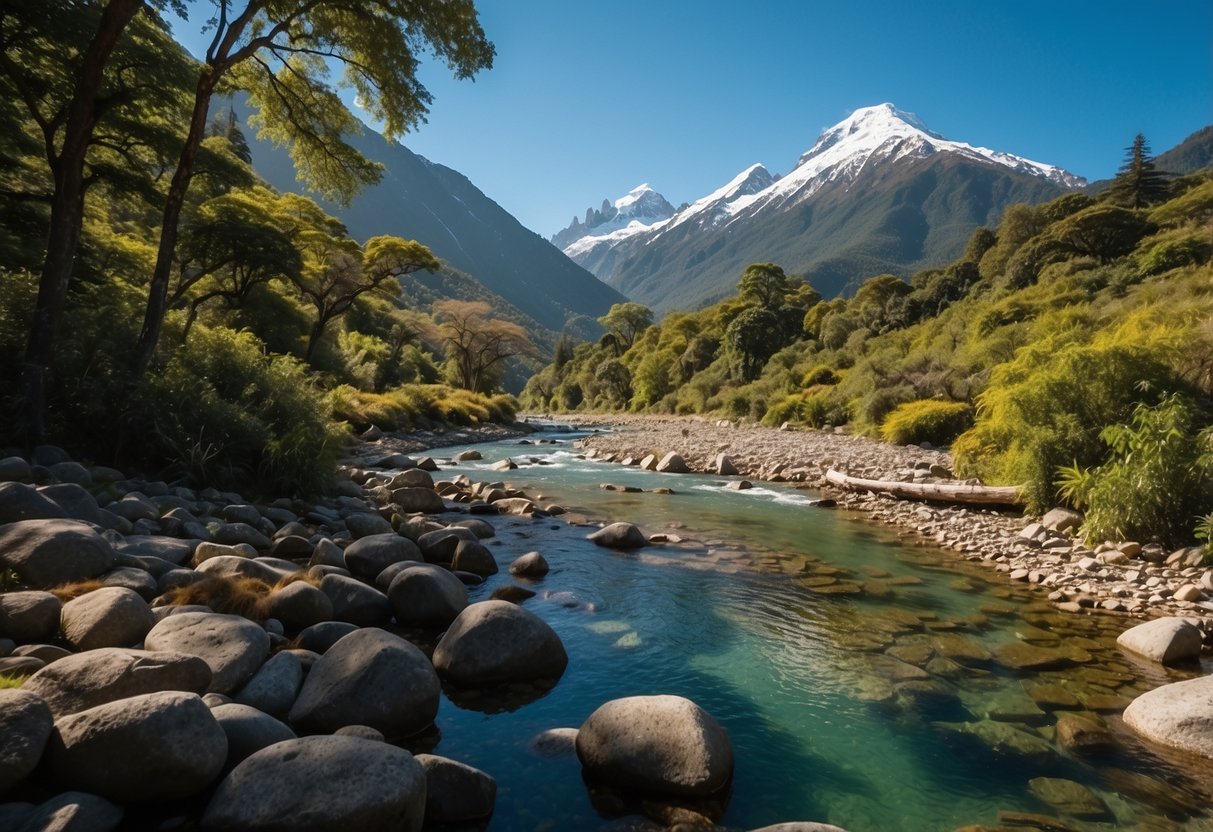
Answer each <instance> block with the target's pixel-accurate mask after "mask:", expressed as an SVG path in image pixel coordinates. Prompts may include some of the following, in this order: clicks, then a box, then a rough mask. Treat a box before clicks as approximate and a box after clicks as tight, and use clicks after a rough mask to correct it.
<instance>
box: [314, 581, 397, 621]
mask: <svg viewBox="0 0 1213 832" xmlns="http://www.w3.org/2000/svg"><path fill="white" fill-rule="evenodd" d="M320 591H321V592H323V593H324V594H325V595H327V596H328V599H329V601H331V602H332V604H333V620H334V621H345V622H347V623H350V624H356V625H358V626H359V627H377V626H379V625H380V624H386V623H387V622H388V619H389V618H391V615H392V607H391V605H390V604H389V603H388V600H387V596H386V595H384V594H383V593H382V592H380V591H379V590H377V589H375V588H374V587H373V586H368V585H367V584H364V583H362V582H361V581H359V580H357V579H355V578H347V577H345V576H344V575H325V576H324V578H322V579H321V581H320Z"/></svg>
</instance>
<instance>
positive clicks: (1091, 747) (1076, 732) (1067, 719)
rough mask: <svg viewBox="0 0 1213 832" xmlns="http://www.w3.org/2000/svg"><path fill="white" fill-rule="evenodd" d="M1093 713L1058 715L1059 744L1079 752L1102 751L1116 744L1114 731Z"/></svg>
mask: <svg viewBox="0 0 1213 832" xmlns="http://www.w3.org/2000/svg"><path fill="white" fill-rule="evenodd" d="M1098 719H1099V717H1097V716H1095V715H1094V714H1091V715H1090V716H1084V715H1082V714H1077V713H1063V714H1061V715H1060V716H1058V717H1057V744H1058V745H1060V746H1061V747H1062V748H1065V749H1068V750H1070V751H1076V752H1079V753H1101V752H1105V751H1107V750H1108V749H1110V748H1113V747H1114V746H1115V745H1116V741H1115V740H1114V739H1113V736H1112V732H1111V731H1109V730H1108V728H1107V726H1105V725H1104V724H1102V722H1099V721H1098Z"/></svg>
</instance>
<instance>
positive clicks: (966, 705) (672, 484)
mask: <svg viewBox="0 0 1213 832" xmlns="http://www.w3.org/2000/svg"><path fill="white" fill-rule="evenodd" d="M577 436H578V434H571V433H567V432H552V433H545V434H539V435H536V436H533V437H530V438H529V441H530V442H531V443H536V442H537V441H538V440H540V439H552V440H555V441H556V444H528V445H520V444H519V443H520V440H518V439H511V440H507V441H504V442H498V443H493V444H488V445H476V446H475V448H476V449H477V450H479V451H480V452H481V453H482V454H483V456H484V458H483V460H481V461H476V462H465V463H459V464H454V465H450V466H448V465H444V466H443V471H442V473H441V474H438V475H436V476H437V477H442V476H449V475H452V474H460V473H462V474H467V475H468V476H470V477H472V478H473V479H482V480H499V479H503V480H505V481H508V482H509V483H511V484H513V485H515V486H517V487H519V488H521V489H523V490H525V491H526V492H527V493H528V495H531V496H532V497H535V496H536V495H542V498H543V499H542V501H539V502H543V503H548V502H555V503H559V504H560V505H562V506H564V507H566V508H567V509H568V510H569V512H570V513H569V514H568V515H566V516H563V517H555V518H550V519H540V520H529V519H526V518H507V517H501V518H498V519H497V520H496V524H497V526H498V530H499V533H498V536H497V538H495V539H494V540H492V541H487V542H489V543H490V544H491V545H490V548H491V549H492V550H493V551H494V553H495V555H496V557H497V560H498V562H499V563H500V564H501V567H502V572H501V573H500V574H498V575H496V576H493V577H492V578H490V579H489V580H488V581H487V582H486V583H485V584H483V585H481V586H478V587H474V588H473V589H472V590H471V598H472V600H473V601H476V600H484V599H487V598H488V597H489V596H490V595H491V593H492V592H493V591H494V590H495V589H497V588H499V587H501V586H504V585H506V584H508V583H511V582H515V583H519V584H520V585H524V586H528V587H529V588H530V589H532V590H533V591H535V592H536V593H538V594H537V595H536V596H535V597H534V598H531V599H529V600H527V601H526V602H525V607H526V609H529V610H531V611H532V612H534V613H536V614H537V615H539V616H540V617H541V618H543V619H544V620H545V621H547V622H548V623H549V624H550V625H551V626H552V627H553V628H554V629H555V630H556V632H557V633H558V634H559V635H560V637H561V639H562V640H563V642H564V644H565V647H566V649H567V651H568V654H569V657H570V661H569V665H568V669H567V670H566V672H565V674H564V676H563V677H562V678H561V679H560V681H559V683H558V684H557V685H556V686H555V687H554V688H553V689H551V690H550V691H548V692H547V693H546V694H545V695H542V696H540V697H539V698H534V696H533V695H528V694H527V693H526V692H525V691H515V692H513V693H512V695H510V696H507V697H504V698H501V697H495V696H487V697H482V698H479V699H472V700H470V701H468V700H466V699H465V698H460V699H459V702H460V704H459V705H456V704H454V703H453V702H452V701H451V700H450V699H449V698H447V697H444V698H443V702H442V705H441V708H440V711H439V714H438V718H437V720H436V725H437V729H438V733H439V735H440V739H439V737H438V736H431V737H429V738H427V740H426V741H424V742H422V743H420V744H419V745H418V748H419V749H426V750H428V748H429V747H433V749H434V751H435V752H436V753H439V754H444V755H447V756H450V757H454V758H456V759H458V760H461V761H464V762H466V763H469V764H470V765H474V766H477V767H479V768H482V769H483V770H485V771H487V772H488V773H490V774H492V775H493V776H494V777H495V778H496V779H497V783H498V794H497V808H496V811H495V813H494V816H493V819H492V821H491V823H490V824H489V827H488V828H489V829H490V830H495V831H497V832H506V831H507V830H511V831H512V830H519V832H522V830H527V832H533V831H534V830H572V829H577V830H580V829H587V830H590V829H599V828H604V827H606V826H608V824H610V823H612V821H613V819H615V818H618V817H621V816H623V817H626V816H628V815H629V814H631V813H633V812H638V811H639V810H640V808H641V807H640V806H638V805H636V804H633V803H630V802H628V801H627V800H624V799H621V798H620V796H617V795H612V794H609V793H602V792H600V791H599V790H597V789H593V790H592V789H590V788H589V787H587V785H586V783H585V782H583V780H582V777H581V771H580V766H579V765H578V763H577V760H576V758H575V757H573V756H569V755H564V756H560V755H557V756H545V755H543V754H541V753H538V752H537V751H536V750H535V749H534V748H533V747H532V743H533V740H534V738H535V736H536V735H538V734H539V733H540V732H542V731H545V730H547V729H551V728H557V727H574V728H575V727H577V726H579V725H580V724H581V722H582V721H583V720H584V719H585V718H586V717H587V716H588V715H589V714H590V713H591V712H592V711H593V710H594V709H595V708H596V707H598V705H600V704H602V703H603V702H605V701H607V700H609V699H613V698H617V697H622V696H632V695H638V694H657V693H669V694H679V695H682V696H686V697H688V698H690V699H692V700H694V701H695V702H697V703H699V704H700V705H701V706H702V707H704V708H705V709H706V710H708V711H709V712H710V713H711V714H712V715H713V716H714V717H715V718H716V719H717V721H719V722H720V723H721V725H723V726H724V728H725V729H726V730H727V731H728V733H729V735H730V737H731V739H732V743H733V749H734V754H735V758H736V773H735V777H734V782H733V786H732V791H731V794H730V795H728V796H727V802H726V801H722V802H721V805H720V806H717V807H716V808H718V809H723V815H722V817H720V820H719V822H720V823H721V824H722V825H725V826H727V827H730V828H738V829H748V828H755V827H759V826H763V825H766V824H773V823H776V822H780V821H790V820H816V821H823V822H829V823H833V824H837V825H839V826H843V827H845V828H846V829H848V830H850V832H866V831H867V830H903V831H904V832H918V831H919V830H922V831H923V832H926V831H927V830H953V829H957V828H958V827H962V826H965V825H967V824H989V825H997V824H999V822H1000V813H1035V814H1039V815H1043V816H1047V817H1050V818H1054V819H1055V820H1056V821H1058V822H1061V823H1064V824H1068V826H1059V827H1057V828H1061V829H1064V828H1074V829H1121V828H1125V829H1127V828H1142V829H1151V830H1154V829H1158V830H1163V829H1172V828H1176V829H1178V828H1184V829H1213V824H1210V822H1209V821H1208V819H1207V818H1206V816H1205V813H1204V812H1205V809H1204V807H1207V806H1209V795H1208V794H1207V793H1205V790H1207V789H1208V784H1209V783H1210V782H1213V778H1210V777H1209V776H1208V775H1209V773H1210V772H1209V771H1207V770H1205V769H1204V768H1201V767H1193V764H1192V762H1191V761H1189V760H1180V761H1175V760H1170V759H1165V758H1164V757H1162V756H1158V755H1157V754H1155V753H1152V752H1150V751H1148V750H1147V749H1145V748H1144V747H1142V746H1141V745H1140V744H1138V743H1137V742H1136V741H1135V740H1134V739H1133V738H1132V737H1131V736H1130V735H1129V734H1128V733H1127V732H1126V731H1125V730H1124V728H1123V726H1121V725H1120V723H1119V719H1118V713H1119V710H1120V709H1122V708H1123V706H1124V704H1126V703H1127V701H1128V700H1129V699H1131V698H1132V697H1133V696H1134V695H1136V694H1137V693H1139V692H1141V691H1144V690H1148V689H1149V688H1151V687H1154V686H1156V685H1158V684H1161V683H1163V682H1166V681H1171V680H1176V679H1180V678H1187V677H1188V676H1190V675H1192V669H1189V671H1187V672H1184V671H1164V670H1162V669H1161V668H1158V667H1150V666H1147V665H1144V664H1139V663H1137V662H1135V661H1133V660H1131V659H1129V658H1128V657H1126V656H1125V655H1124V654H1122V653H1121V652H1120V651H1119V650H1117V648H1116V647H1115V644H1114V637H1115V635H1116V634H1117V633H1118V632H1120V630H1122V629H1123V628H1124V626H1125V625H1124V619H1117V618H1114V617H1111V616H1076V615H1070V616H1067V615H1063V614H1060V613H1058V612H1056V611H1055V610H1054V609H1053V608H1052V607H1051V605H1049V604H1048V603H1047V601H1046V600H1045V599H1044V597H1043V594H1042V593H1040V592H1038V591H1032V590H1030V589H1028V588H1027V587H1022V586H1016V585H1011V584H1010V583H1009V582H1008V580H1007V578H1006V576H1005V575H1003V574H1000V573H997V572H993V571H991V570H988V569H986V568H984V567H982V566H980V565H976V564H971V563H968V562H966V561H964V560H962V559H960V558H959V557H958V556H957V555H956V554H955V553H950V552H943V551H939V550H936V549H934V548H930V547H925V546H923V545H919V544H915V543H911V542H909V541H908V540H906V539H903V538H899V537H898V536H897V534H896V533H895V532H892V531H889V530H887V529H883V528H880V527H876V526H874V525H872V524H870V523H868V522H865V521H864V520H863V519H862V518H861V517H857V516H856V515H852V514H849V513H846V512H842V511H838V510H831V509H828V508H820V507H816V506H814V505H812V499H813V498H814V497H815V496H816V495H814V494H812V493H811V492H804V491H797V490H795V489H793V488H791V487H784V486H780V485H768V486H763V487H759V488H754V489H752V490H748V491H734V490H728V489H726V488H724V484H725V482H726V481H727V480H726V479H723V478H712V477H708V476H698V475H677V476H675V475H664V474H657V473H652V472H647V471H642V470H639V469H638V468H626V467H623V466H619V465H610V464H605V463H600V462H593V461H588V460H584V459H580V458H579V454H578V451H577V449H576V448H575V447H574V445H573V440H574V439H575V438H576V437H577ZM459 450H461V449H460V448H444V449H442V450H439V451H435V452H434V454H435V456H438V457H447V456H448V455H453V454H454V453H457V452H458V451H459ZM506 456H509V457H511V458H513V459H514V460H515V462H517V463H518V464H519V465H520V466H521V467H519V468H518V469H517V470H514V471H509V472H508V473H504V474H503V473H498V472H495V471H492V470H490V466H491V465H492V464H493V463H494V462H497V461H499V460H501V459H503V458H504V457H506ZM607 482H609V483H614V484H618V485H621V486H622V485H630V486H638V487H641V488H643V489H645V491H646V492H649V491H650V489H653V488H657V487H666V488H672V489H673V490H674V492H675V493H673V494H654V493H625V492H616V491H604V490H602V489H601V488H600V487H599V486H600V484H601V483H607ZM537 501H538V500H537ZM593 520H598V521H613V520H627V521H629V522H633V523H636V524H638V525H639V526H641V528H642V529H644V531H645V532H646V533H649V534H653V533H658V532H664V533H670V534H673V535H676V536H677V537H678V538H681V542H677V543H672V544H666V545H654V546H649V547H646V548H644V549H641V550H638V551H635V552H631V553H621V552H614V551H609V550H604V549H601V548H598V547H596V546H594V545H592V544H591V543H589V542H588V541H587V540H586V539H585V536H586V534H587V533H588V532H590V531H592V530H593V527H592V526H590V525H588V523H589V522H590V521H593ZM532 549H534V550H538V551H540V552H542V554H543V555H544V557H545V558H547V560H548V561H549V563H550V564H551V566H552V571H551V572H550V573H549V574H548V575H547V576H546V577H545V578H544V579H542V580H539V581H533V582H527V581H521V580H517V581H515V580H513V579H511V577H510V576H509V575H508V573H507V571H506V567H507V566H508V564H509V562H510V561H511V560H513V559H514V558H515V557H517V556H518V555H521V554H523V553H525V552H527V551H530V550H532ZM1041 657H1044V658H1041ZM1050 657H1051V658H1050ZM1042 662H1043V663H1044V664H1046V665H1049V664H1052V665H1054V666H1055V667H1054V668H1053V669H1035V670H1030V669H1024V668H1018V669H1017V668H1016V665H1022V664H1024V663H1028V664H1040V663H1042ZM528 699H529V700H530V701H527V700H528ZM1076 713H1086V714H1087V715H1088V716H1091V717H1092V718H1093V719H1094V720H1096V721H1097V722H1098V723H1100V724H1103V725H1105V726H1106V728H1107V730H1108V732H1109V734H1110V736H1111V737H1112V738H1113V739H1114V744H1113V745H1111V746H1110V747H1108V748H1103V749H1100V750H1098V751H1096V752H1094V753H1087V754H1079V753H1077V752H1073V751H1067V750H1065V749H1063V748H1062V747H1061V746H1059V745H1058V743H1057V742H1056V733H1057V732H1056V728H1055V725H1056V723H1057V721H1058V719H1059V717H1062V715H1064V714H1071V715H1072V714H1076ZM1066 718H1071V717H1066ZM415 750H416V749H415ZM1202 784H1203V785H1202ZM700 808H702V807H700ZM1001 817H1002V820H1003V823H1004V824H1009V823H1010V822H1011V821H1013V820H1014V817H1013V816H1012V815H1001ZM614 822H615V823H617V824H618V823H619V821H618V820H615V821H614ZM1139 825H1140V826H1139ZM612 828H621V827H612Z"/></svg>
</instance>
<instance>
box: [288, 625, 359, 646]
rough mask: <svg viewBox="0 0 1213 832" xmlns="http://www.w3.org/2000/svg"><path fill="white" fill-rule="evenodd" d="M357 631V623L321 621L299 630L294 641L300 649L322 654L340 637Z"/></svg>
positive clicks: (339, 639)
mask: <svg viewBox="0 0 1213 832" xmlns="http://www.w3.org/2000/svg"><path fill="white" fill-rule="evenodd" d="M357 631H358V625H357V624H350V623H349V622H347V621H321V622H320V623H319V624H313V625H312V626H310V627H305V628H304V629H303V630H300V631H299V637H298V638H297V639H296V641H297V642H298V644H299V647H300V649H302V650H308V651H310V652H312V653H318V654H324V653H327V652H328V651H329V649H330V648H331V647H332V646H333V645H334V644H336V643H337V642H339V641H341V639H343V638H345V637H346V636H348V635H349V634H350V633H354V632H357Z"/></svg>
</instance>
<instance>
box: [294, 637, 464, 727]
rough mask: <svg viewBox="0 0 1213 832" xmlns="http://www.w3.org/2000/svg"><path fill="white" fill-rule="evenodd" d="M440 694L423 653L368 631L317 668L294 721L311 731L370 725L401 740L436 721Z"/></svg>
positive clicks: (336, 647)
mask: <svg viewBox="0 0 1213 832" xmlns="http://www.w3.org/2000/svg"><path fill="white" fill-rule="evenodd" d="M439 693H440V685H439V683H438V676H437V674H436V673H435V672H434V668H433V666H432V665H431V664H430V661H429V659H427V658H426V655H425V654H424V653H422V652H421V651H420V650H418V649H417V648H416V647H414V646H413V645H412V644H410V643H409V642H407V641H405V640H404V639H402V638H400V637H399V636H394V635H392V634H391V633H388V632H386V631H384V630H379V629H375V628H367V629H362V630H358V631H356V632H353V633H350V634H349V635H348V636H346V637H344V638H342V639H341V640H340V641H338V642H337V643H336V644H334V645H333V646H332V647H331V648H329V650H328V652H326V653H325V654H324V655H323V656H321V658H320V660H319V661H317V662H316V663H315V664H314V665H313V666H312V669H311V670H310V671H309V672H308V674H307V679H306V681H304V683H303V688H302V689H301V690H300V691H299V697H298V699H296V700H295V704H294V706H293V707H292V708H291V711H290V717H289V719H290V722H291V724H292V725H294V726H295V727H296V728H298V729H299V730H301V731H303V732H306V733H332V732H333V731H335V730H337V729H338V728H340V727H342V726H344V725H369V726H370V727H372V728H374V729H376V730H377V731H380V732H381V733H382V734H383V735H384V736H385V737H387V738H389V739H400V738H402V737H407V736H411V735H413V734H416V733H417V732H418V731H421V730H423V729H425V728H426V727H428V726H429V725H430V723H432V722H433V721H434V716H435V715H436V714H437V713H438V698H439Z"/></svg>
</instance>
